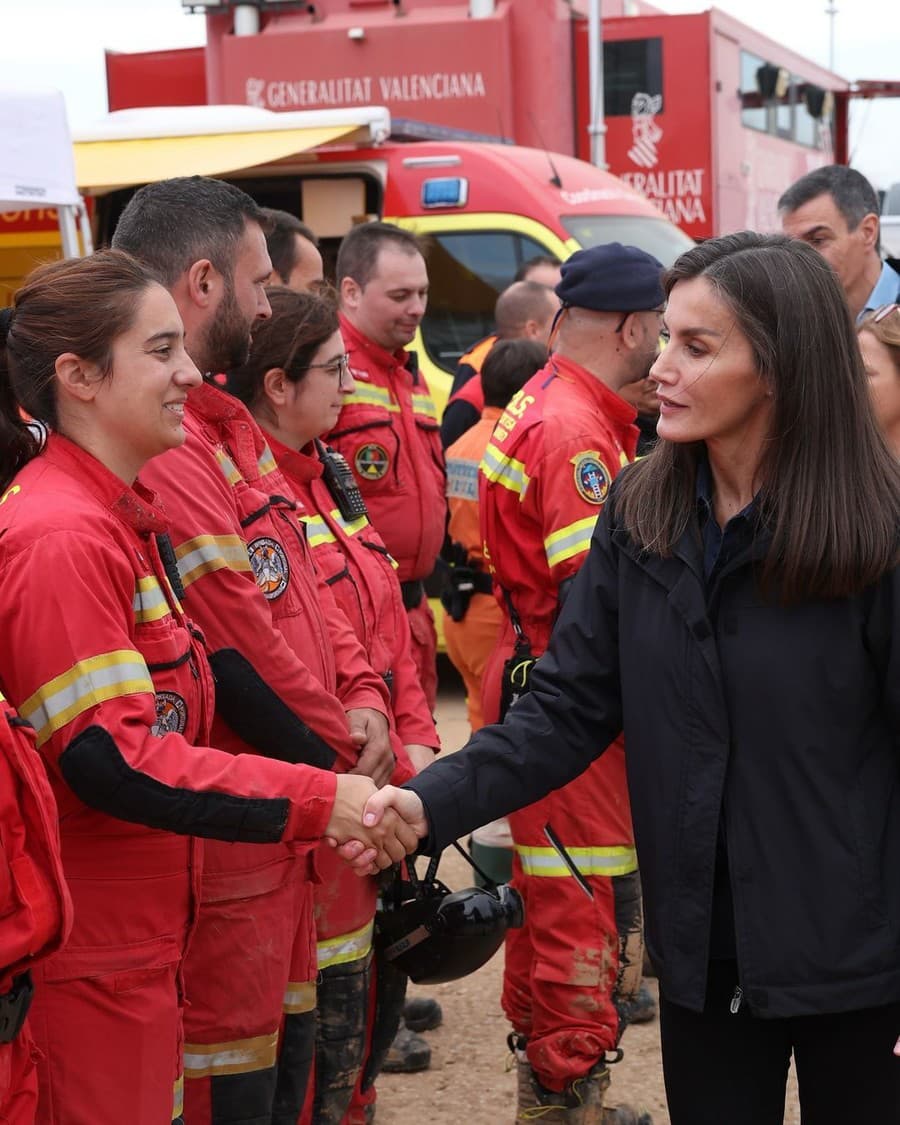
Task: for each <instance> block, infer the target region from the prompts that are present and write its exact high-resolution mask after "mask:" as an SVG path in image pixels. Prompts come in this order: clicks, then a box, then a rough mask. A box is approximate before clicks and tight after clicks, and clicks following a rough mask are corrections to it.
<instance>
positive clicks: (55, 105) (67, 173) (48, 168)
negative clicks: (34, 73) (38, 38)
mask: <svg viewBox="0 0 900 1125" xmlns="http://www.w3.org/2000/svg"><path fill="white" fill-rule="evenodd" d="M37 207H56V208H57V209H58V211H59V224H60V231H61V233H62V240H63V253H64V254H65V255H66V257H76V256H77V255H78V253H79V249H78V239H77V236H76V233H75V216H76V213H77V212H78V210H79V208H83V203H82V199H81V196H80V195H79V193H78V187H77V185H76V181H75V158H74V152H73V149H72V138H71V135H70V133H69V123H68V119H67V117H66V103H65V100H64V98H63V96H62V94H61V93H60V92H59V91H58V90H25V91H23V90H14V89H7V88H5V87H2V86H0V211H23V210H28V209H30V208H37ZM85 229H86V227H85V226H83V228H82V231H83V233H84V230H85ZM89 250H90V246H86V247H85V251H86V252H87V251H89Z"/></svg>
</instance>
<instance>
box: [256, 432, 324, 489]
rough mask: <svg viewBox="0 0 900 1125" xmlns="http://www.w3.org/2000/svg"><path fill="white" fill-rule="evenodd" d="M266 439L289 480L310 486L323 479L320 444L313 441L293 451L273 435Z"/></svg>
mask: <svg viewBox="0 0 900 1125" xmlns="http://www.w3.org/2000/svg"><path fill="white" fill-rule="evenodd" d="M266 437H267V439H268V442H269V448H270V449H271V450H272V453H273V454H274V455H275V460H276V461H277V462H278V467H279V469H281V471H282V472H283V473H284V474H285V476H286V477H288V479H289V480H295V481H299V482H300V483H301V484H308V483H309V482H310V481H311V480H316V479H318V478H319V477H321V475H322V469H323V466H322V462H321V461H320V460H319V450H318V442H315V441H311V442H309V444H308V445H305V446H304V447H303V448H302V449H291V447H290V446H289V445H285V444H284V442H282V441H279V440H278V438H277V437H273V436H272V434H266Z"/></svg>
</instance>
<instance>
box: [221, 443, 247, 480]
mask: <svg viewBox="0 0 900 1125" xmlns="http://www.w3.org/2000/svg"><path fill="white" fill-rule="evenodd" d="M216 460H217V461H218V463H219V468H220V469H221V470H222V473H223V474H224V476H225V479H226V480H227V481H228V483H229V484H230V485H235V484H237V483H238V481H240V480H243V477H242V476H241V474H240V473H239V472H238V467H237V465H235V463H234V461H232V460H231V458H230V457H229V456H228V454H227V453H226V452H225V450H224V449H217V450H216Z"/></svg>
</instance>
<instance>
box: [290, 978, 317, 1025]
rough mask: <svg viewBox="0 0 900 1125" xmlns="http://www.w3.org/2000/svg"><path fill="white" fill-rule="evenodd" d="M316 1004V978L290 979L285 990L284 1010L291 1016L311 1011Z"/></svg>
mask: <svg viewBox="0 0 900 1125" xmlns="http://www.w3.org/2000/svg"><path fill="white" fill-rule="evenodd" d="M315 1006H316V982H315V981H314V980H301V981H296V980H289V981H288V983H287V988H286V989H285V990H284V1010H285V1011H286V1012H287V1014H288V1015H289V1016H298V1015H300V1014H302V1013H303V1012H311V1011H312V1010H313V1009H314V1008H315Z"/></svg>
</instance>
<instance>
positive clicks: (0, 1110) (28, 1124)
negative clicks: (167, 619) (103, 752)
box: [0, 695, 72, 1125]
mask: <svg viewBox="0 0 900 1125" xmlns="http://www.w3.org/2000/svg"><path fill="white" fill-rule="evenodd" d="M0 848H2V853H0V854H2V860H3V862H2V867H0V918H2V922H0V1121H5V1122H9V1123H10V1125H32V1123H33V1122H34V1120H35V1115H36V1113H37V1097H38V1079H37V1070H36V1067H35V1061H34V1041H33V1039H32V1037H31V1028H30V1025H29V1022H28V1020H27V1019H26V1020H25V1022H24V1023H23V1024H21V1026H20V1027H19V1030H18V1032H16V1031H15V1028H16V1026H17V1025H19V1020H20V1019H21V1018H22V1016H21V1012H23V1011H24V1008H25V1006H24V1004H23V1000H24V999H25V997H26V994H27V992H28V976H27V975H26V974H28V973H29V971H30V970H33V969H34V968H35V966H36V965H37V963H38V962H39V961H42V960H44V959H45V958H46V957H47V956H48V955H49V954H51V953H53V952H55V951H56V950H57V949H59V947H60V946H61V945H62V944H63V942H64V941H65V939H66V937H67V936H68V934H69V931H70V930H71V928H72V900H71V899H70V897H69V892H68V889H67V887H66V883H65V878H64V876H63V870H62V857H61V856H60V849H59V826H58V822H57V812H56V802H55V801H54V800H53V792H52V790H51V788H50V782H49V780H48V778H47V771H46V770H45V769H44V765H43V762H42V761H41V758H40V755H39V754H38V753H37V751H36V749H35V734H34V731H33V730H32V729H31V727H29V726H28V724H27V723H26V722H25V721H24V719H21V718H19V716H18V715H17V714H16V713H15V711H14V710H13V709H12V708H11V707H10V705H9V704H8V703H7V702H6V700H5V699H4V698H3V696H2V695H0ZM17 1001H18V1003H17Z"/></svg>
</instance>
